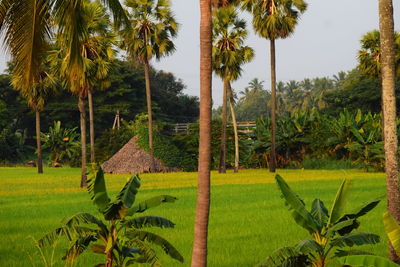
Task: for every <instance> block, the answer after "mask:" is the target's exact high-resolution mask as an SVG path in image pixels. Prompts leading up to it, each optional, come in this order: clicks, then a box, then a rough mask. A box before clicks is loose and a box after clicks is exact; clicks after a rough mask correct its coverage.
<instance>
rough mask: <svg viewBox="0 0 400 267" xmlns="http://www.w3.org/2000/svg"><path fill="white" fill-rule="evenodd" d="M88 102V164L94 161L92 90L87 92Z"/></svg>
mask: <svg viewBox="0 0 400 267" xmlns="http://www.w3.org/2000/svg"><path fill="white" fill-rule="evenodd" d="M88 102H89V126H90V162H91V163H93V162H95V161H96V157H95V154H94V153H95V152H94V120H93V95H92V90H89V91H88Z"/></svg>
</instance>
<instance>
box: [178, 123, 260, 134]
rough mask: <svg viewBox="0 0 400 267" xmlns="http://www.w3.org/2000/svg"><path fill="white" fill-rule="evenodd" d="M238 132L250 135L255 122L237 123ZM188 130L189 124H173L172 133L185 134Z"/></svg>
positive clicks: (230, 125)
mask: <svg viewBox="0 0 400 267" xmlns="http://www.w3.org/2000/svg"><path fill="white" fill-rule="evenodd" d="M237 125H238V132H240V133H250V132H251V131H253V129H254V128H256V122H255V121H238V122H237ZM228 127H232V124H228ZM188 129H189V123H175V126H174V132H175V133H179V132H186V131H187V130H188Z"/></svg>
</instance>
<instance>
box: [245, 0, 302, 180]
mask: <svg viewBox="0 0 400 267" xmlns="http://www.w3.org/2000/svg"><path fill="white" fill-rule="evenodd" d="M241 4H242V8H243V9H245V10H247V11H249V12H250V13H251V14H252V15H253V28H254V30H255V32H256V33H257V34H258V35H259V36H260V37H262V38H265V39H268V40H269V41H270V54H271V64H270V65H271V93H272V99H271V100H272V101H271V125H272V129H271V159H270V164H269V170H270V172H275V169H276V155H275V136H276V69H275V40H276V39H279V38H286V37H288V36H290V35H291V34H292V33H293V32H294V29H295V27H296V25H297V22H298V19H299V16H300V14H301V13H303V12H304V11H305V10H306V8H307V4H306V3H305V2H304V1H303V0H243V1H241Z"/></svg>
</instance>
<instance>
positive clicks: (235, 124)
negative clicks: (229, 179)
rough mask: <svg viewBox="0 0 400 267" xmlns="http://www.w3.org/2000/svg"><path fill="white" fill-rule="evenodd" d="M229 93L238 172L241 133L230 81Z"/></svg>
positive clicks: (235, 168) (236, 169) (237, 169)
mask: <svg viewBox="0 0 400 267" xmlns="http://www.w3.org/2000/svg"><path fill="white" fill-rule="evenodd" d="M228 93H229V107H230V109H231V116H232V124H233V133H234V135H235V167H234V171H235V172H238V171H239V134H238V129H237V121H236V115H235V108H234V106H233V103H234V100H233V92H232V87H231V84H230V83H229V88H228Z"/></svg>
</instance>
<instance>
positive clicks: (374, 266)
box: [339, 255, 400, 267]
mask: <svg viewBox="0 0 400 267" xmlns="http://www.w3.org/2000/svg"><path fill="white" fill-rule="evenodd" d="M339 261H340V262H341V263H342V264H343V265H350V266H352V267H399V266H400V265H398V264H396V263H394V262H392V261H391V260H389V259H387V258H384V257H380V256H375V255H352V256H347V257H342V258H339Z"/></svg>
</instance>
